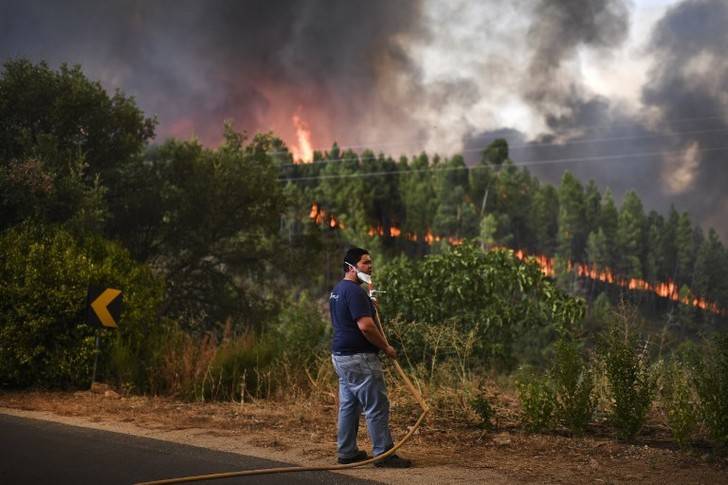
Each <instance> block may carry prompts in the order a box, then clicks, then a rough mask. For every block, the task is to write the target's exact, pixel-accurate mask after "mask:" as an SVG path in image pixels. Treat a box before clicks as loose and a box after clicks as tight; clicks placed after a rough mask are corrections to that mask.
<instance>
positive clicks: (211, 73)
mask: <svg viewBox="0 0 728 485" xmlns="http://www.w3.org/2000/svg"><path fill="white" fill-rule="evenodd" d="M419 9H420V5H419V3H418V2H416V1H407V2H404V1H403V2H399V1H395V2H392V1H389V0H375V1H368V2H339V1H303V0H285V1H277V2H269V1H265V0H254V1H245V2H239V1H223V0H212V1H204V2H200V1H195V0H181V1H180V0H175V1H162V0H160V1H157V0H155V1H152V2H147V1H104V2H98V1H93V0H73V1H64V2H55V1H43V2H38V1H32V0H31V1H14V0H9V1H8V0H2V1H0V59H3V60H4V59H6V58H8V57H13V56H27V57H30V58H31V59H33V60H35V61H38V60H46V61H48V62H49V63H50V64H51V65H54V66H56V65H58V64H60V63H61V62H68V63H71V64H73V63H79V64H81V65H82V66H83V68H84V69H85V71H86V72H87V74H88V75H89V77H91V78H95V79H100V80H101V81H102V83H103V84H104V86H106V87H111V88H117V87H118V88H121V89H122V90H123V91H124V92H125V93H127V94H131V95H134V96H135V97H136V98H137V101H138V103H139V104H140V106H141V107H142V109H144V110H145V111H146V112H147V113H148V114H157V115H158V116H159V119H160V128H159V130H158V132H159V134H160V135H161V136H165V135H169V134H175V135H179V136H185V137H186V136H189V135H190V134H191V133H193V132H194V133H195V134H196V135H197V136H199V137H200V138H201V139H202V140H203V141H204V142H208V143H211V142H214V141H217V140H219V139H220V138H221V134H222V123H223V120H225V119H228V118H232V119H234V120H235V121H236V128H238V129H247V130H250V131H253V130H256V131H257V130H261V131H267V130H270V129H275V131H276V132H278V133H279V134H281V135H283V136H285V137H286V139H288V140H291V139H295V137H293V136H292V133H293V126H292V122H291V117H292V115H293V114H294V113H296V112H297V110H299V109H300V112H299V115H300V116H301V118H302V119H304V120H305V121H307V122H308V124H309V126H310V128H311V129H312V130H313V132H314V135H315V134H317V132H318V134H319V135H321V136H320V137H319V138H323V137H336V136H337V135H340V134H341V133H346V132H351V131H354V132H356V131H357V128H358V127H362V126H364V125H365V121H366V122H371V121H372V120H371V118H372V117H379V118H380V121H383V124H385V125H387V124H391V123H397V124H403V125H407V121H409V120H408V118H407V115H406V113H407V107H406V104H407V103H406V102H405V101H406V100H403V99H398V98H397V97H396V96H393V97H391V98H389V100H388V101H387V102H384V101H382V99H384V98H383V97H382V98H380V93H381V91H382V90H386V88H387V83H389V82H391V81H392V80H391V79H390V77H391V76H390V74H389V73H403V75H405V76H408V77H409V76H416V69H415V68H414V66H413V65H412V64H411V61H410V59H409V58H408V56H407V54H406V52H405V50H404V48H405V46H406V42H407V38H408V36H411V35H412V36H414V35H417V36H422V35H424V31H423V29H422V27H421V25H420V24H419V21H420V19H421V15H420V13H419ZM415 84H416V83H413V89H415V90H416V86H414V85H415ZM404 95H409V93H404ZM390 126H391V125H390ZM284 130H290V132H287V133H281V131H284ZM337 131H338V133H337ZM415 131H416V130H415Z"/></svg>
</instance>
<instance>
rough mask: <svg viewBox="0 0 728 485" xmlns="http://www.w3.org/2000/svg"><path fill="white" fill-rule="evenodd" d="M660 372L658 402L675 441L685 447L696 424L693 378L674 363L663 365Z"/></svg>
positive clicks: (683, 368)
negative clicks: (659, 401)
mask: <svg viewBox="0 0 728 485" xmlns="http://www.w3.org/2000/svg"><path fill="white" fill-rule="evenodd" d="M661 370H662V372H661V379H660V384H661V385H660V398H661V399H660V400H661V404H662V408H663V410H664V413H665V416H666V418H667V425H668V426H669V427H670V431H671V432H672V436H673V438H674V439H675V441H676V442H677V443H678V444H679V445H680V446H685V445H687V444H688V441H689V440H690V437H691V436H692V434H693V433H694V432H695V429H696V427H697V422H698V419H697V415H696V413H695V409H696V404H697V399H696V398H695V390H694V386H693V377H692V376H691V374H690V372H689V371H688V369H687V368H685V367H684V366H683V365H681V364H680V363H678V362H675V361H673V362H670V363H669V364H665V365H663V366H662V367H661Z"/></svg>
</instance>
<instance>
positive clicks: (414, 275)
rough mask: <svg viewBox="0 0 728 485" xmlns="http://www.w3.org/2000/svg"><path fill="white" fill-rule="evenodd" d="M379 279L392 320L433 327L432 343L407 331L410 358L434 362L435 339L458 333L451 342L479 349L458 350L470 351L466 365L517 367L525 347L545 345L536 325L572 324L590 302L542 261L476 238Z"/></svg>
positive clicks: (402, 264)
mask: <svg viewBox="0 0 728 485" xmlns="http://www.w3.org/2000/svg"><path fill="white" fill-rule="evenodd" d="M379 278H381V281H382V282H384V283H385V288H384V289H385V290H386V293H383V295H382V300H381V301H382V307H383V310H384V316H385V317H386V318H388V319H390V320H399V321H402V322H418V323H419V324H422V325H425V326H427V327H428V328H431V329H432V330H431V332H430V335H429V337H431V338H430V339H429V341H428V339H426V338H425V335H424V334H422V333H420V332H412V333H404V334H403V336H404V337H407V338H408V340H407V341H403V344H404V346H405V347H406V348H407V349H408V351H409V353H410V356H413V357H417V361H418V362H425V363H426V364H428V365H429V364H430V362H431V361H432V359H433V358H436V354H435V353H434V352H435V347H434V346H432V345H430V343H431V342H432V341H433V340H437V338H438V336H439V335H440V334H442V335H443V336H447V334H451V333H453V332H455V333H456V334H457V335H451V336H447V340H450V341H454V340H456V339H460V340H462V341H468V340H472V342H473V345H472V348H467V349H465V347H460V346H458V347H457V349H453V351H455V350H458V351H459V350H467V352H466V353H467V354H468V359H467V362H465V367H471V368H472V367H490V366H493V367H496V368H505V369H509V368H512V367H513V366H514V365H515V364H516V357H517V356H519V352H518V351H517V348H518V349H521V348H529V349H534V351H535V352H540V350H541V349H542V348H543V344H544V342H542V337H543V335H547V336H548V332H538V331H537V332H534V330H535V329H544V328H547V327H561V326H570V325H572V324H573V322H575V321H577V320H579V319H580V318H581V316H582V314H583V311H584V305H583V302H582V301H581V300H580V299H577V298H573V297H570V296H568V295H566V294H564V293H563V292H561V291H559V290H557V289H556V288H555V287H554V285H553V283H552V282H551V281H549V280H548V279H547V278H546V277H545V276H544V275H543V273H542V272H541V270H540V268H539V266H538V264H536V263H535V262H525V263H524V262H522V261H520V260H519V259H518V258H516V256H515V255H514V254H513V253H512V252H511V251H509V250H504V249H498V250H493V251H488V252H485V251H483V250H482V249H480V247H478V246H476V245H474V244H472V243H469V242H466V243H464V244H463V245H461V246H456V247H452V248H448V249H447V250H446V251H445V252H444V253H442V254H431V255H429V256H427V257H425V258H424V261H410V260H407V259H398V260H395V261H394V262H393V263H390V264H389V265H387V266H385V267H384V268H383V269H382V271H381V273H380V276H379ZM524 337H526V338H524ZM534 340H536V342H535V344H534V342H533V341H534Z"/></svg>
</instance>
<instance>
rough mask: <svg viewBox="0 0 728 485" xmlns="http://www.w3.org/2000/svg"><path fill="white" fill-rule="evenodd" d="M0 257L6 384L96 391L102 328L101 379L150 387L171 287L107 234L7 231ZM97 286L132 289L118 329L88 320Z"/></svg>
mask: <svg viewBox="0 0 728 485" xmlns="http://www.w3.org/2000/svg"><path fill="white" fill-rule="evenodd" d="M0 254H2V255H3V256H4V257H3V258H2V259H0V281H2V284H1V285H0V386H12V387H27V386H43V387H67V386H71V387H79V386H88V385H89V383H90V379H91V371H92V366H93V361H94V345H95V334H96V333H97V331H98V332H99V334H100V336H101V353H100V355H99V375H102V376H105V377H107V378H112V379H113V378H115V377H117V376H120V375H124V379H129V380H131V381H133V384H135V385H138V386H142V388H144V385H145V384H146V382H147V381H148V375H147V372H148V371H149V369H150V368H153V359H154V357H155V356H156V355H157V350H158V347H155V346H156V345H158V343H159V339H158V335H161V334H162V333H163V332H164V329H163V325H162V324H161V323H160V322H159V321H158V320H157V318H156V313H157V307H158V305H159V304H160V301H161V299H162V295H163V288H162V285H161V283H160V282H159V281H158V280H156V279H155V278H154V277H153V275H152V274H151V272H150V271H149V270H148V269H147V268H146V267H144V266H141V265H139V264H137V263H135V262H134V261H133V260H132V258H131V257H130V256H129V254H128V253H127V252H126V251H125V250H124V249H123V248H121V247H120V246H118V245H117V244H115V243H112V242H110V241H107V240H104V239H102V238H100V237H96V236H93V237H92V236H89V237H86V238H85V239H82V240H78V239H76V238H74V237H73V236H71V234H69V233H68V232H66V231H64V230H62V229H56V228H49V227H42V226H31V225H30V224H24V225H20V226H17V227H15V228H13V229H10V230H8V231H6V232H4V233H3V234H2V236H0ZM89 285H95V286H110V287H114V288H119V289H121V290H122V291H123V292H124V308H123V311H122V316H121V321H120V322H119V328H118V330H116V331H111V330H97V329H96V328H94V327H91V326H89V325H88V324H87V323H86V311H87V309H86V293H87V290H88V286H89ZM121 348H123V349H124V352H123V353H124V354H125V357H123V358H120V359H115V357H114V356H115V355H119V353H120V349H121ZM112 349H114V350H112Z"/></svg>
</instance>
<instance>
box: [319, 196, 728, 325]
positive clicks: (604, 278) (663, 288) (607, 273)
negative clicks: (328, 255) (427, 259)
mask: <svg viewBox="0 0 728 485" xmlns="http://www.w3.org/2000/svg"><path fill="white" fill-rule="evenodd" d="M309 218H310V219H311V220H312V221H314V222H315V223H316V224H318V225H322V224H325V225H327V226H328V227H330V228H331V229H336V228H337V227H339V228H343V227H344V225H343V224H342V223H341V222H340V221H338V220H337V219H336V218H335V217H334V216H333V215H331V214H327V213H326V211H325V210H324V209H322V208H321V207H320V206H319V204H318V203H317V202H314V203H313V204H312V205H311V212H310V214H309ZM368 234H369V236H370V237H375V236H379V237H384V236H385V235H388V236H389V237H393V238H397V237H403V238H405V239H407V240H409V241H415V242H416V241H418V237H417V234H412V233H403V232H402V230H401V229H400V228H398V227H396V226H390V227H389V228H388V229H387V230H385V228H384V227H382V226H377V227H370V228H369V231H368ZM422 240H423V241H424V242H425V243H426V244H428V245H432V244H434V243H436V242H440V241H443V240H445V241H447V242H448V243H450V244H452V245H453V246H457V245H459V244H462V243H463V240H462V239H459V238H455V237H442V236H437V235H434V234H432V232H431V231H430V230H429V229H428V230H427V232H426V233H425V235H424V236H423V237H422ZM499 249H507V250H508V251H512V252H513V254H514V255H515V256H516V257H517V258H518V259H520V260H521V261H528V260H531V261H535V262H536V263H537V264H538V266H539V268H541V272H542V273H543V274H544V275H546V276H548V277H551V278H553V277H554V276H555V274H556V272H555V270H554V259H553V258H549V257H548V256H544V255H542V254H536V255H528V254H527V253H526V252H525V251H523V250H522V249H517V250H513V249H510V248H506V247H499ZM567 267H568V270H569V271H575V272H576V274H577V275H578V276H579V277H582V278H589V279H591V280H596V281H601V282H603V283H609V284H615V285H618V286H621V287H622V288H627V289H629V290H639V291H649V292H652V293H655V294H656V295H658V296H660V297H662V298H667V299H670V300H672V301H677V302H680V303H683V304H685V305H692V306H694V307H697V308H700V309H702V310H705V311H709V312H711V313H714V314H716V315H721V316H728V310H724V309H721V308H720V307H718V305H716V304H715V303H711V302H708V301H706V300H705V299H703V298H698V297H693V298H687V297H683V298H680V293H679V288H678V285H677V284H676V283H674V282H672V281H667V282H663V283H657V284H656V285H652V284H650V283H649V282H648V281H645V280H642V279H639V278H627V279H625V278H618V277H615V276H614V273H613V272H612V270H611V269H609V268H597V267H596V266H595V265H588V264H585V263H573V262H571V261H569V262H568V266H567Z"/></svg>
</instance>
